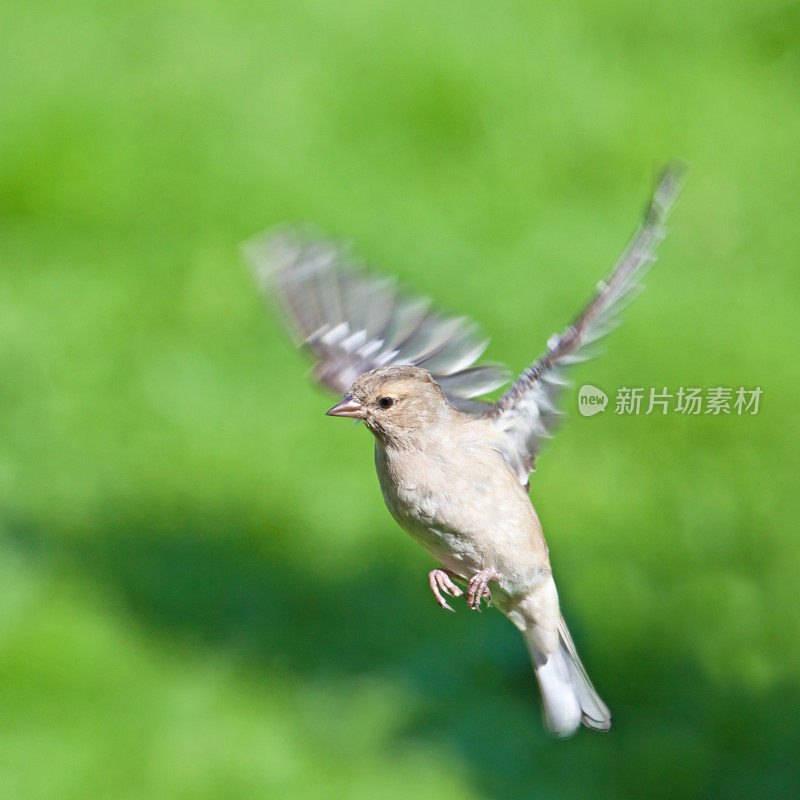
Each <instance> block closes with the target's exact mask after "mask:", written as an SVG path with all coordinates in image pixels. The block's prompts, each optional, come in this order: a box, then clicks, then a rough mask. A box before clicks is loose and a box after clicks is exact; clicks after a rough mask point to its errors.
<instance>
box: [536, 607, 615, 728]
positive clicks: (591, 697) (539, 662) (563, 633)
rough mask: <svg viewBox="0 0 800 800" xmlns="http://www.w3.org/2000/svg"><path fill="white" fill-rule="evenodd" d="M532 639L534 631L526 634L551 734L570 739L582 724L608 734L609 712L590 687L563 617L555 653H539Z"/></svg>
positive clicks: (590, 683) (590, 684)
mask: <svg viewBox="0 0 800 800" xmlns="http://www.w3.org/2000/svg"><path fill="white" fill-rule="evenodd" d="M535 638H536V637H535V636H534V635H533V632H531V633H530V634H529V635H526V641H527V642H528V647H529V648H530V651H531V658H532V659H533V667H534V670H535V672H536V679H537V680H538V682H539V688H540V689H541V692H542V706H543V709H544V718H545V723H546V724H547V727H548V728H549V729H550V731H552V732H553V733H554V734H555V735H556V736H571V735H572V734H573V733H575V731H576V730H577V729H578V727H579V726H580V725H581V723H583V724H584V725H585V726H586V727H587V728H592V729H594V730H597V731H607V730H608V729H609V728H610V727H611V712H610V711H609V710H608V707H607V706H606V704H605V703H604V702H603V701H602V700H601V699H600V696H599V695H598V694H597V691H596V690H595V688H594V686H592V682H591V681H590V680H589V676H588V675H587V674H586V670H585V669H584V667H583V664H581V660H580V658H578V653H577V652H576V650H575V644H574V642H573V641H572V637H571V636H570V633H569V629H568V628H567V624H566V623H565V622H564V618H563V617H561V618H560V619H559V623H558V638H559V649H558V650H557V651H556V652H554V653H547V654H545V653H542V652H541V651H540V650H538V648H536V647H535V645H534V639H535Z"/></svg>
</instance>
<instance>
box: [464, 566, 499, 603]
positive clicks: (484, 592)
mask: <svg viewBox="0 0 800 800" xmlns="http://www.w3.org/2000/svg"><path fill="white" fill-rule="evenodd" d="M499 580H500V575H499V574H498V573H496V572H495V571H494V570H493V569H482V570H481V571H480V572H476V573H475V574H474V575H473V576H472V577H471V578H470V579H469V583H468V584H467V605H468V606H469V607H470V608H472V609H474V610H475V611H480V610H481V600H482V599H483V598H484V597H485V598H486V602H487V605H491V602H492V593H491V592H490V591H489V585H488V584H489V581H499Z"/></svg>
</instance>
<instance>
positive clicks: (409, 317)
mask: <svg viewBox="0 0 800 800" xmlns="http://www.w3.org/2000/svg"><path fill="white" fill-rule="evenodd" d="M244 252H245V256H246V258H247V259H248V261H249V263H250V265H251V267H252V269H253V272H254V273H255V276H256V280H257V281H258V284H259V287H260V288H261V289H262V291H263V292H264V293H268V294H271V295H274V296H275V297H276V298H277V300H278V304H279V305H280V307H281V310H282V311H283V314H284V317H285V319H286V323H287V325H288V327H289V329H290V330H291V331H292V333H293V335H294V338H295V340H296V342H297V344H298V346H301V347H304V348H306V349H307V350H309V351H310V352H311V354H312V356H313V357H314V358H315V360H316V363H315V366H314V375H315V377H316V379H317V380H318V381H319V382H320V383H321V384H322V385H323V386H327V387H328V388H329V389H332V390H333V391H334V392H336V393H337V394H346V393H347V391H348V389H349V388H350V386H351V385H352V383H353V381H355V380H356V379H357V378H358V377H359V376H360V375H362V374H363V373H365V372H367V371H369V370H371V369H375V368H376V367H382V366H387V365H390V364H394V365H399V364H405V365H409V364H413V365H417V366H420V367H424V368H425V369H428V370H430V372H431V374H432V375H433V377H434V379H435V380H436V381H437V383H438V384H439V385H440V386H441V388H442V391H443V392H444V393H445V395H446V396H447V398H448V400H450V401H451V402H452V403H453V404H454V405H456V406H458V407H459V408H461V409H462V410H465V411H470V412H472V413H480V412H481V411H483V410H485V409H486V408H487V405H486V404H479V403H476V402H475V401H472V400H471V398H474V397H479V396H480V395H483V394H486V393H488V392H491V391H493V390H494V389H497V388H498V387H500V386H502V385H503V384H504V383H508V380H509V378H510V373H509V372H508V371H507V370H506V368H505V367H503V366H500V365H496V364H485V365H475V362H476V361H477V360H478V358H480V356H481V355H482V354H483V352H484V350H485V349H486V346H487V344H488V343H489V340H488V339H487V338H486V337H485V336H483V335H482V333H481V331H480V329H479V328H478V326H477V325H476V324H475V323H474V322H472V321H470V320H469V319H467V318H466V317H452V316H448V315H445V314H441V313H438V312H436V311H434V310H432V309H431V307H430V303H429V301H428V300H427V299H425V298H421V297H414V296H412V295H410V294H407V293H405V292H402V291H400V290H399V289H398V286H397V284H396V282H395V281H394V280H392V279H389V278H383V277H380V276H377V275H374V274H372V273H370V272H368V271H366V270H365V269H364V268H363V267H362V266H361V265H360V264H357V263H355V262H354V261H353V260H352V259H351V258H350V256H349V254H348V252H347V251H346V250H344V249H343V248H341V247H338V246H337V245H335V244H334V243H332V242H330V241H326V240H323V239H319V238H314V237H313V236H312V235H310V234H309V233H308V232H307V231H304V230H302V229H297V228H288V229H282V230H279V231H276V232H272V233H267V234H265V235H262V236H260V237H257V238H256V239H254V240H252V241H250V242H248V243H246V244H245V245H244Z"/></svg>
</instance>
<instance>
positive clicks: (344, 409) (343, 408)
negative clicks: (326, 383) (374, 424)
mask: <svg viewBox="0 0 800 800" xmlns="http://www.w3.org/2000/svg"><path fill="white" fill-rule="evenodd" d="M325 413H326V414H327V415H328V416H329V417H353V418H354V419H363V418H364V406H362V405H361V403H359V402H358V400H356V399H355V398H354V397H353V395H351V394H349V395H347V397H345V398H344V399H343V400H340V401H339V402H338V403H337V404H336V405H335V406H334V407H333V408H332V409H331V410H330V411H326V412H325Z"/></svg>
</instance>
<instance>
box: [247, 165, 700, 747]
mask: <svg viewBox="0 0 800 800" xmlns="http://www.w3.org/2000/svg"><path fill="white" fill-rule="evenodd" d="M685 173H686V166H685V165H684V164H683V163H682V162H673V163H672V164H670V166H669V167H668V168H667V169H666V170H665V171H664V173H663V174H662V176H661V178H660V180H659V182H658V184H657V187H656V190H655V192H654V194H653V197H652V199H651V202H650V204H649V206H648V208H647V211H646V213H645V216H644V219H643V221H642V223H641V224H640V226H639V228H638V230H637V231H636V233H635V234H634V236H633V238H632V239H631V241H630V243H629V244H628V247H627V248H626V250H625V251H624V253H623V254H622V256H621V257H620V259H619V261H618V262H617V264H616V265H615V266H614V268H613V270H612V271H611V272H610V274H609V275H608V276H607V277H606V279H605V280H603V281H600V283H599V284H598V285H597V287H596V292H595V294H594V297H593V298H592V299H591V301H590V302H589V303H588V305H586V307H585V308H584V309H583V311H581V312H580V314H578V316H577V317H576V318H575V319H574V320H573V322H572V323H571V324H570V325H568V326H567V327H566V328H565V329H564V331H563V332H562V333H560V334H556V335H553V336H552V337H551V338H550V340H549V341H548V343H547V347H546V349H545V351H544V353H543V354H542V355H541V356H540V358H539V359H538V360H537V361H535V362H534V363H533V364H532V365H531V366H529V367H528V368H527V369H526V370H524V372H522V374H521V375H520V376H519V377H518V378H517V379H516V381H514V383H513V384H511V386H510V387H509V388H508V389H507V390H506V391H505V393H504V394H502V396H501V397H500V398H499V399H498V400H497V401H496V402H487V401H482V400H480V399H479V398H480V397H481V396H483V395H486V394H488V393H490V392H492V391H493V390H495V389H498V388H499V387H501V386H503V385H504V384H506V383H507V382H508V380H509V375H510V374H509V372H508V370H507V369H506V368H505V367H503V366H501V365H498V364H492V363H486V364H478V363H476V362H477V361H478V359H479V358H480V357H481V355H482V354H483V352H484V351H485V349H486V346H487V344H488V339H487V338H486V337H485V336H484V335H483V334H482V333H481V330H480V328H479V327H478V326H477V325H476V324H475V323H474V322H472V321H470V320H469V319H467V318H465V317H454V316H450V315H448V314H445V313H441V312H439V311H436V310H434V309H433V308H432V306H431V304H430V303H429V301H428V300H426V299H424V298H421V297H419V296H415V295H413V294H411V293H408V292H406V291H405V290H403V289H402V288H400V287H399V286H398V285H397V283H396V281H394V280H392V279H388V278H384V277H380V276H378V275H376V274H374V273H372V272H370V271H368V270H366V269H365V268H364V267H363V266H362V265H360V264H359V263H358V262H357V261H356V260H355V259H354V258H353V257H352V256H351V255H350V253H349V251H348V250H347V249H346V248H343V247H340V246H339V245H337V244H335V243H332V242H330V241H326V240H325V239H322V238H319V237H317V236H315V235H314V234H313V233H312V232H310V231H309V230H307V229H304V228H283V229H280V230H278V231H274V232H272V233H268V234H265V235H262V236H260V237H257V238H256V239H254V240H252V241H250V242H249V243H247V244H246V245H245V246H244V250H245V254H246V257H247V258H248V260H249V262H250V264H251V266H252V268H253V271H254V273H255V276H256V279H257V281H258V283H259V286H260V288H261V289H262V290H263V291H264V292H265V293H266V294H267V295H269V296H271V297H272V298H275V299H276V300H277V304H278V306H279V308H280V309H281V311H282V312H283V315H284V318H285V321H286V323H287V325H288V326H289V328H290V330H291V332H292V333H293V335H294V337H295V340H296V341H297V343H298V345H300V346H302V347H303V348H304V349H306V350H307V351H308V352H309V353H310V354H311V356H312V358H313V359H314V367H313V371H314V376H315V378H316V380H317V381H318V382H319V383H320V384H322V385H323V386H325V387H327V388H329V389H331V390H333V391H334V392H336V393H338V394H340V395H345V397H344V399H342V400H341V401H340V402H338V403H337V404H336V405H335V406H333V408H331V409H330V410H329V411H328V412H327V413H328V414H329V415H331V416H335V417H350V418H353V419H356V420H360V421H363V423H364V424H365V425H366V426H367V428H369V430H370V431H371V432H372V433H373V434H374V438H375V464H376V468H377V472H378V478H379V481H380V486H381V491H382V492H383V497H384V500H385V502H386V505H387V507H388V508H389V511H390V512H391V514H392V516H393V517H394V519H395V520H396V521H397V522H398V523H399V525H400V526H401V527H402V528H404V529H405V530H406V531H407V532H408V533H409V534H410V535H411V536H412V537H413V538H414V539H416V540H417V542H419V543H420V544H421V545H422V547H424V548H425V550H426V551H427V552H428V553H429V554H430V555H431V556H433V558H434V559H435V560H436V562H437V564H438V566H437V567H436V568H435V569H433V570H431V572H430V573H429V576H428V579H429V583H430V588H431V591H432V592H433V595H434V598H435V599H436V602H437V603H438V604H439V605H440V606H441V607H442V608H444V609H447V610H451V611H452V608H451V606H450V604H449V603H448V601H447V599H446V596H449V597H460V596H461V595H462V594H464V593H465V592H466V600H467V604H468V606H469V607H470V608H472V609H477V610H480V607H481V602H482V601H483V600H485V601H486V602H487V604H488V603H492V604H493V605H494V606H496V607H497V608H498V609H499V610H500V611H502V612H503V614H505V615H506V616H507V617H508V618H509V619H510V620H511V622H512V623H513V624H514V625H515V626H516V627H517V628H518V629H519V630H520V631H521V632H522V635H523V637H524V639H525V642H526V644H527V646H528V649H529V651H530V655H531V659H532V662H533V668H534V671H535V674H536V678H537V680H538V683H539V687H540V690H541V695H542V707H543V713H544V720H545V724H546V726H547V728H548V729H549V730H550V731H551V732H552V733H554V734H555V735H557V736H569V735H571V734H573V733H574V732H575V731H576V730H577V729H578V727H579V726H580V725H581V724H583V725H585V726H586V727H588V728H592V729H594V730H599V731H606V730H608V729H609V727H610V725H611V713H610V712H609V710H608V708H607V706H606V705H605V703H604V702H603V701H602V700H601V699H600V696H599V695H598V693H597V691H596V690H595V688H594V686H593V685H592V683H591V681H590V680H589V676H588V675H587V673H586V670H585V669H584V667H583V664H582V663H581V660H580V658H579V657H578V654H577V651H576V649H575V645H574V643H573V641H572V637H571V635H570V632H569V630H568V628H567V625H566V623H565V621H564V618H563V616H562V615H561V612H560V610H559V603H558V592H557V591H556V584H555V581H554V580H553V573H552V570H551V567H550V559H549V556H548V548H547V545H546V543H545V539H544V535H543V533H542V526H541V524H540V522H539V518H538V517H537V515H536V511H535V510H534V507H533V505H532V504H531V501H530V499H529V496H528V491H529V478H530V474H531V472H532V471H533V470H534V467H535V461H536V457H537V455H538V454H539V451H540V449H541V448H542V445H543V442H544V441H545V440H546V439H548V438H549V437H551V436H552V434H553V432H554V430H555V428H556V426H557V424H558V422H559V419H560V417H561V416H562V414H563V412H562V411H561V410H560V408H559V405H560V402H561V401H563V397H564V391H565V388H566V387H567V386H568V385H569V384H568V382H567V380H566V378H565V372H566V368H567V367H569V366H570V365H571V364H574V363H576V362H578V361H582V360H585V358H586V357H588V356H589V355H590V353H589V350H588V349H587V348H588V346H589V345H591V344H592V343H593V342H595V341H596V340H597V339H599V338H600V337H602V336H603V335H605V334H606V333H607V332H608V331H610V330H611V329H612V328H614V327H616V325H617V324H618V323H619V312H620V311H621V310H622V308H623V307H625V306H626V305H627V304H628V303H629V302H630V301H631V300H632V299H633V298H634V297H635V296H636V295H637V294H638V292H639V291H640V290H641V279H642V277H643V275H644V274H645V273H646V272H647V270H648V268H649V267H650V266H651V265H652V263H653V262H654V261H655V257H656V249H657V246H658V244H659V242H660V241H661V240H662V239H663V237H664V232H665V222H666V219H667V216H668V214H669V212H670V209H671V207H672V206H673V204H674V202H675V200H676V198H677V196H678V194H679V192H680V189H681V187H682V184H683V181H684V177H685ZM459 583H461V584H462V585H463V586H464V589H462V588H461V586H459Z"/></svg>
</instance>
